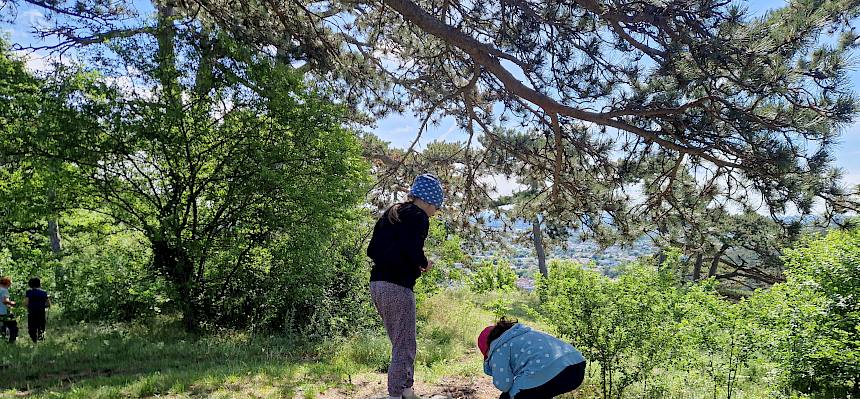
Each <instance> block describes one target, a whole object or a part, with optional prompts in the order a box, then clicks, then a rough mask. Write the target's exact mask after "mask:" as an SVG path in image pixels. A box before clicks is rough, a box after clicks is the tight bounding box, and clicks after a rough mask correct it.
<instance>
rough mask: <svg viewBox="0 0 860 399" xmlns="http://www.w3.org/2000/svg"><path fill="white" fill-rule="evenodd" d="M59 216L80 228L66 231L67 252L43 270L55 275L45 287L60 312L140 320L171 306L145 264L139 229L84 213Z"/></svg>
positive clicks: (82, 316) (71, 315)
mask: <svg viewBox="0 0 860 399" xmlns="http://www.w3.org/2000/svg"><path fill="white" fill-rule="evenodd" d="M64 221H65V222H67V223H68V224H67V225H68V226H70V227H73V228H75V227H78V228H80V230H79V231H77V232H76V234H68V235H66V236H65V243H66V248H65V251H66V255H65V256H64V257H63V258H62V259H61V261H60V262H57V263H59V265H58V266H57V268H56V269H55V270H51V271H50V273H45V274H46V275H48V276H54V278H53V279H52V280H53V282H54V284H52V285H50V286H48V288H47V289H48V290H49V293H50V294H51V295H52V297H53V298H54V303H56V304H59V305H60V306H62V309H63V316H64V317H65V318H67V319H71V320H89V321H96V320H99V321H101V320H120V321H131V320H135V319H141V320H145V319H148V318H151V317H153V316H155V315H157V314H160V313H163V312H164V311H166V310H167V309H168V308H169V307H170V304H169V301H170V297H169V295H168V293H167V288H166V286H165V284H164V282H163V281H162V280H161V279H159V278H157V277H156V276H155V275H154V274H153V273H152V271H151V270H150V268H149V262H150V260H151V259H152V253H151V251H150V250H149V248H148V246H147V245H146V238H145V237H144V236H143V235H142V234H140V233H139V232H135V231H129V230H124V231H123V230H118V229H116V228H111V227H110V226H109V225H108V224H107V221H106V220H105V218H104V217H101V216H96V215H92V214H87V213H81V214H76V215H72V216H69V217H67V218H65V219H64ZM76 224H79V225H76ZM46 272H49V271H48V270H46Z"/></svg>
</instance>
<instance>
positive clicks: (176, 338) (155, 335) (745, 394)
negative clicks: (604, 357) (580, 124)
mask: <svg viewBox="0 0 860 399" xmlns="http://www.w3.org/2000/svg"><path fill="white" fill-rule="evenodd" d="M537 305H538V304H537V298H535V297H534V295H530V294H526V293H522V292H504V293H486V294H480V295H476V294H472V293H469V292H468V291H467V290H447V291H443V292H441V293H439V294H436V295H434V296H431V297H429V298H427V299H425V300H424V301H423V302H422V303H420V304H419V309H418V328H419V334H418V354H417V358H416V369H415V374H416V376H415V377H416V378H415V379H416V381H422V382H424V383H428V384H434V383H437V382H439V381H440V380H442V379H443V378H444V377H465V378H469V377H476V378H485V377H483V367H482V357H481V356H480V354H479V353H477V349H476V348H475V337H476V336H477V335H478V333H479V332H480V331H481V330H482V329H483V328H484V327H485V326H487V325H489V324H491V323H492V322H493V321H494V319H495V316H494V312H499V311H500V310H503V311H504V313H506V314H507V315H509V316H512V317H515V318H517V319H519V320H520V321H521V322H524V323H527V324H529V325H531V326H533V327H536V328H538V329H541V330H544V331H548V332H552V330H551V329H549V328H548V326H546V325H544V324H542V323H540V322H538V321H536V320H535V317H534V312H533V311H532V310H531V309H534V308H536V307H537ZM25 327H26V326H22V331H26V329H25ZM390 350H391V347H390V344H389V342H388V339H387V337H386V336H385V334H384V331H382V330H381V329H377V330H371V331H361V332H357V333H356V334H355V335H354V336H352V337H349V338H341V339H330V340H326V341H324V342H315V343H311V342H307V341H305V340H303V339H302V338H301V337H278V336H251V335H248V334H244V333H235V332H234V333H225V334H216V335H209V336H203V337H195V336H191V335H188V334H185V333H184V332H182V331H181V329H180V328H179V326H178V323H177V322H176V321H175V320H172V319H167V318H163V319H156V320H150V321H149V322H147V323H134V324H94V323H84V324H75V323H64V322H62V321H54V322H53V323H52V324H50V325H49V334H48V339H47V340H46V341H44V342H42V343H39V344H38V345H34V344H32V343H31V342H29V339H28V338H27V337H26V336H24V337H21V338H20V339H19V342H18V344H16V345H4V344H0V398H20V397H29V398H139V397H159V398H292V397H297V398H314V397H316V396H318V394H319V393H321V392H324V391H326V390H328V389H330V388H334V387H337V388H342V389H346V391H347V392H348V391H349V389H350V387H351V386H352V385H351V383H352V382H353V381H354V380H355V381H368V380H374V381H378V380H382V379H384V376H381V375H380V374H379V373H384V372H385V370H386V368H387V366H388V361H389V353H390ZM752 363H753V364H754V365H757V367H746V368H744V369H743V372H742V373H741V375H740V376H739V386H738V389H737V391H736V392H735V395H734V396H733V397H737V398H765V397H774V396H773V392H771V389H772V386H773V385H775V384H776V381H770V379H771V377H770V376H768V371H769V370H770V368H769V367H767V366H768V365H767V364H765V363H763V362H762V361H758V360H757V361H754V362H752ZM749 373H753V374H756V376H755V378H753V377H754V376H752V375H749V376H748V375H747V374H749ZM487 381H488V380H487ZM644 388H645V387H644V386H641V385H639V384H635V385H633V386H631V387H630V388H629V389H628V394H629V395H630V396H631V397H649V398H650V397H653V398H657V397H661V398H679V399H680V398H685V399H686V398H702V399H704V398H711V397H713V391H714V382H713V381H712V380H711V379H709V378H707V377H706V376H704V375H702V374H700V373H695V372H693V373H689V372H687V373H685V372H682V371H681V370H674V369H669V370H655V378H654V379H653V380H652V381H649V385H648V392H645V389H644ZM717 389H718V391H720V390H721V388H719V386H718V387H717ZM383 391H384V385H380V392H383ZM625 396H627V395H625ZM598 397H600V365H599V364H596V363H594V362H592V363H590V365H589V367H588V376H587V377H586V382H585V384H584V385H583V386H582V387H581V388H580V389H578V390H577V391H576V392H575V393H573V394H570V395H568V396H565V398H598ZM718 397H725V393H724V392H718Z"/></svg>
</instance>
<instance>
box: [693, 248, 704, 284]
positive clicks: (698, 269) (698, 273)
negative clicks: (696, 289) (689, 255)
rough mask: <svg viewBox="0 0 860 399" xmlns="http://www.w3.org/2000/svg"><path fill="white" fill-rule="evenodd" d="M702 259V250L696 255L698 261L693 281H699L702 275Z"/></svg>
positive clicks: (694, 269) (694, 266) (694, 268)
mask: <svg viewBox="0 0 860 399" xmlns="http://www.w3.org/2000/svg"><path fill="white" fill-rule="evenodd" d="M702 260H703V254H702V253H701V252H700V253H699V254H697V255H696V263H695V264H694V265H693V281H699V279H700V278H701V277H702Z"/></svg>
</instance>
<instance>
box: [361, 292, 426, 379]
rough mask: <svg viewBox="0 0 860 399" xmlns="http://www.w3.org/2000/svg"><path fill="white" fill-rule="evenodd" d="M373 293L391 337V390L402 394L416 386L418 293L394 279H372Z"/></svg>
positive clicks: (389, 376)
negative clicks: (414, 382)
mask: <svg viewBox="0 0 860 399" xmlns="http://www.w3.org/2000/svg"><path fill="white" fill-rule="evenodd" d="M370 297H371V298H372V299H373V305H374V306H376V311H377V312H379V315H380V316H382V323H383V324H385V331H386V332H387V333H388V339H389V340H391V364H390V365H389V366H388V394H389V395H390V396H401V395H402V394H403V390H404V389H406V388H411V387H412V383H413V379H412V377H413V373H414V370H415V351H416V342H415V294H414V293H413V292H412V290H410V289H409V288H406V287H402V286H399V285H397V284H394V283H389V282H387V281H371V282H370Z"/></svg>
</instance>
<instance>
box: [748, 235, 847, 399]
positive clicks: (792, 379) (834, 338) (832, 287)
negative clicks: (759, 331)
mask: <svg viewBox="0 0 860 399" xmlns="http://www.w3.org/2000/svg"><path fill="white" fill-rule="evenodd" d="M785 261H786V268H787V270H786V278H787V281H786V282H785V283H783V284H777V285H775V286H773V287H772V288H771V289H770V290H768V291H761V292H759V293H757V294H756V296H755V297H754V299H753V300H754V301H755V302H756V305H757V308H758V309H759V314H760V316H761V318H762V322H761V324H762V325H766V326H768V327H769V328H770V330H771V332H770V334H769V337H770V340H769V341H768V342H767V344H768V345H769V347H768V353H770V354H772V355H773V357H774V358H775V360H777V361H778V362H779V363H780V365H781V367H782V369H783V372H784V374H783V377H784V379H785V381H786V383H787V384H788V385H789V386H790V387H791V388H793V389H795V390H798V391H800V392H803V393H806V394H809V395H811V396H813V397H816V398H846V397H852V398H857V397H860V230H854V231H851V232H849V231H831V232H830V233H828V234H827V235H826V236H823V237H811V238H809V239H807V240H806V242H804V243H802V244H801V245H799V246H798V247H796V248H794V249H789V250H786V253H785Z"/></svg>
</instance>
